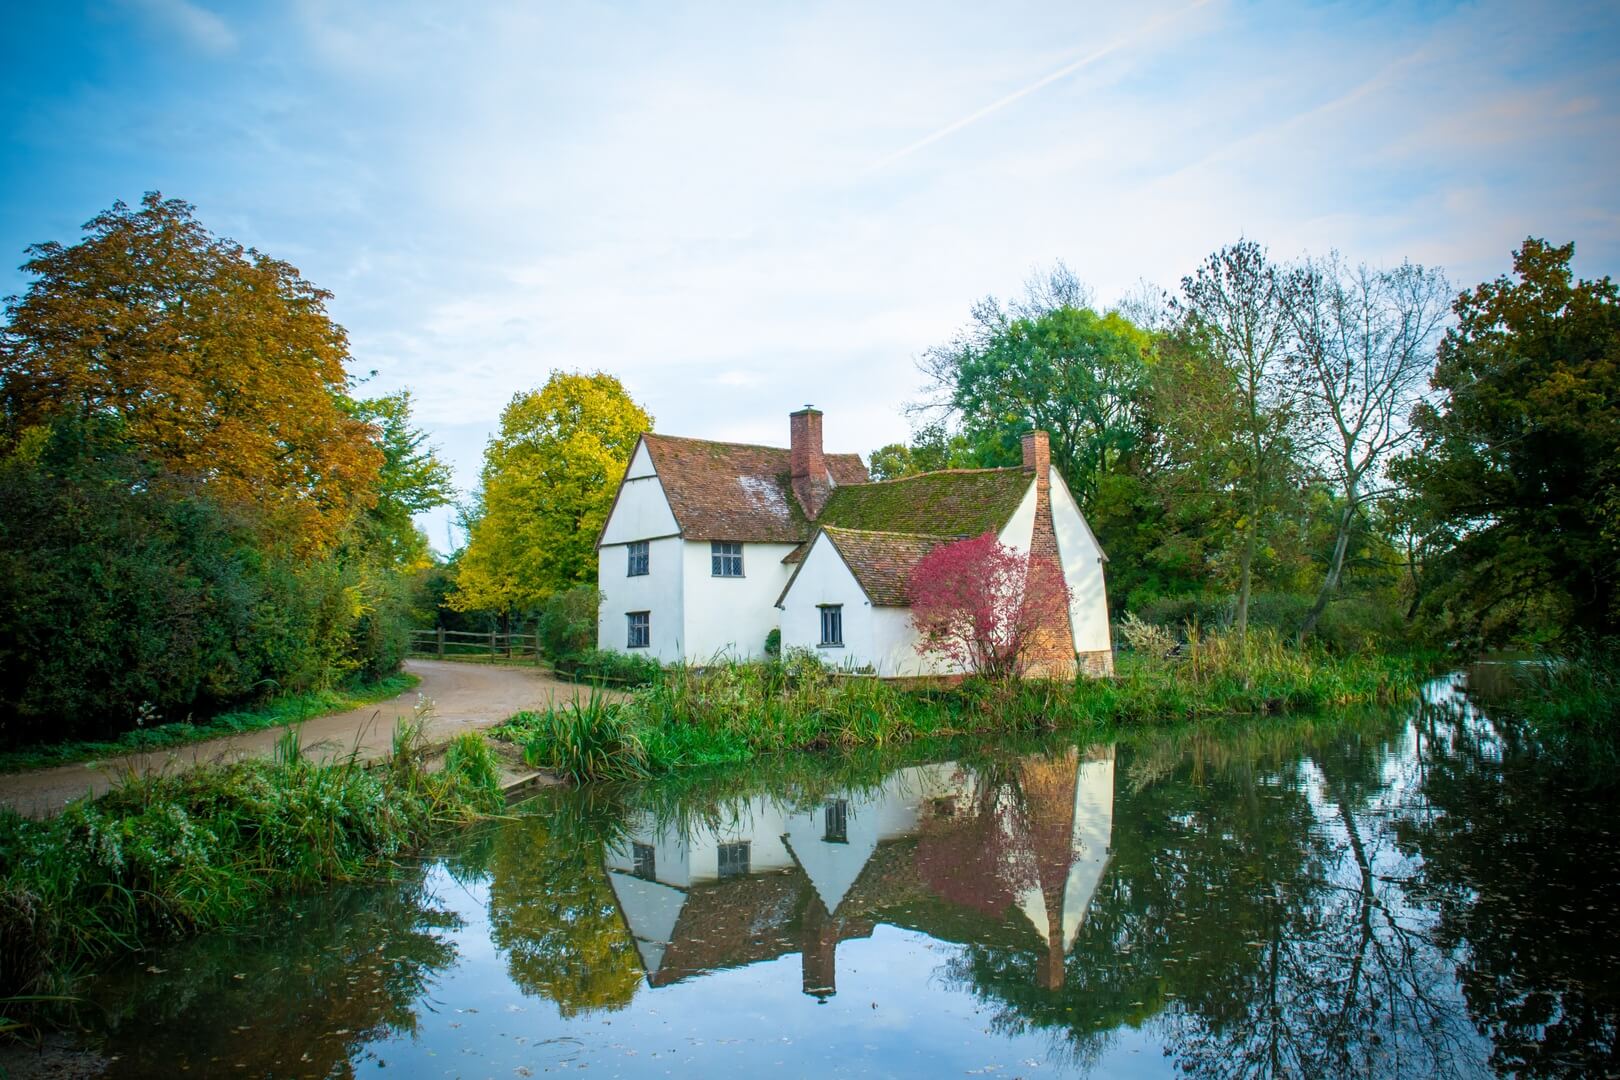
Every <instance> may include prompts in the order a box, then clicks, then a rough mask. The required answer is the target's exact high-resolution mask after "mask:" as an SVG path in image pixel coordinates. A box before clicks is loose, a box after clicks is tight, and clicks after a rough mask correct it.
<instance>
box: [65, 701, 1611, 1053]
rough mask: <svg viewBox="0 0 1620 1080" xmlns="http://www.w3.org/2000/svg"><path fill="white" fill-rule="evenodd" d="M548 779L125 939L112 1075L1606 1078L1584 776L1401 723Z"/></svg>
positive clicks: (1553, 761)
mask: <svg viewBox="0 0 1620 1080" xmlns="http://www.w3.org/2000/svg"><path fill="white" fill-rule="evenodd" d="M948 750H949V752H948V753H945V752H943V751H941V750H939V749H938V748H936V750H935V752H934V754H933V756H923V752H922V751H913V752H912V753H911V756H909V757H904V758H898V759H897V758H895V757H893V756H890V757H884V756H881V755H873V756H861V757H853V758H851V757H835V756H795V757H793V758H791V759H786V760H783V761H778V762H774V763H772V764H770V765H767V766H763V767H757V768H751V769H743V770H732V771H726V772H719V773H714V774H711V775H706V776H703V777H682V778H680V779H678V780H675V781H669V782H663V783H659V784H652V785H647V786H644V787H641V788H636V789H630V790H620V791H605V790H593V791H559V792H554V793H550V794H548V795H547V796H546V797H545V798H543V799H541V800H537V801H536V803H535V804H534V805H533V806H532V807H531V808H529V809H528V810H527V811H525V812H524V813H522V814H520V815H518V816H516V817H514V818H513V819H511V820H504V821H499V822H492V823H487V824H485V825H481V826H479V827H476V828H474V829H472V830H470V831H468V832H466V833H464V834H460V835H458V836H456V837H455V838H454V840H453V841H451V842H448V843H447V844H446V846H445V848H444V850H443V851H440V852H438V853H436V854H435V855H434V857H432V858H430V859H426V860H424V861H423V862H422V863H421V864H420V865H419V866H413V867H412V868H410V869H409V870H408V871H407V872H406V873H405V874H404V875H402V876H401V878H400V879H399V880H397V881H394V882H391V883H389V884H388V885H386V886H381V887H368V888H364V889H348V890H340V891H336V892H334V893H332V894H330V895H326V896H323V897H319V898H315V899H312V900H309V901H307V902H304V903H301V904H300V905H298V906H297V907H295V908H292V909H289V910H285V911H282V912H279V913H278V914H277V915H276V916H275V917H274V918H272V919H270V920H268V921H267V922H265V923H264V924H262V925H260V926H257V927H255V928H254V929H253V930H252V931H250V932H247V933H242V934H237V935H233V936H213V937H208V938H204V939H200V940H197V941H193V942H190V943H188V944H186V945H184V946H181V947H177V948H173V949H169V950H165V951H162V952H154V953H149V954H145V955H142V956H141V957H140V958H139V959H138V960H137V961H136V962H134V963H131V964H129V965H128V966H127V967H125V968H123V969H121V970H118V971H114V972H110V973H108V974H107V975H105V976H104V977H102V978H101V979H100V980H98V982H97V983H96V985H95V986H94V987H93V989H92V995H91V996H92V999H93V1002H94V1004H93V1005H92V1006H91V1007H89V1008H88V1009H87V1010H86V1012H85V1015H84V1020H85V1023H86V1024H87V1025H88V1026H89V1029H90V1031H89V1034H88V1035H87V1039H88V1040H89V1042H90V1044H91V1045H92V1046H94V1047H95V1048H96V1049H97V1050H99V1051H100V1052H101V1053H102V1054H103V1055H104V1056H105V1057H106V1058H107V1059H109V1060H110V1066H109V1068H108V1071H107V1073H106V1075H109V1076H154V1075H164V1076H173V1075H199V1076H200V1075H207V1076H213V1075H229V1076H313V1077H325V1076H349V1075H371V1074H374V1073H380V1074H382V1075H406V1076H434V1077H436V1076H494V1077H513V1076H531V1075H539V1074H542V1073H546V1072H557V1071H564V1070H580V1069H586V1070H588V1071H589V1074H590V1075H609V1076H621V1075H622V1076H670V1075H677V1076H679V1075H692V1074H705V1075H747V1076H752V1075H761V1074H774V1075H780V1076H818V1077H824V1076H890V1075H901V1076H997V1077H1015V1076H1023V1077H1044V1076H1069V1075H1088V1074H1089V1075H1096V1076H1108V1077H1112V1076H1168V1075H1177V1074H1192V1075H1195V1076H1205V1075H1209V1076H1235V1075H1243V1076H1298V1075H1313V1074H1314V1075H1322V1076H1340V1075H1377V1076H1416V1075H1459V1076H1474V1075H1492V1074H1496V1073H1514V1074H1526V1075H1592V1074H1603V1073H1610V1074H1612V1073H1615V1072H1616V1071H1617V1070H1620V1057H1617V1052H1620V1049H1617V1020H1620V975H1617V973H1620V956H1617V952H1620V931H1617V930H1616V928H1615V919H1614V916H1615V911H1616V908H1617V902H1620V860H1617V858H1616V855H1617V850H1616V848H1617V840H1616V833H1615V831H1614V825H1615V820H1616V809H1617V800H1616V790H1615V788H1614V786H1613V778H1612V777H1611V776H1608V775H1601V776H1599V775H1593V774H1592V769H1591V768H1590V767H1589V766H1586V765H1583V764H1581V763H1578V762H1570V761H1565V760H1558V759H1557V757H1556V756H1555V755H1550V754H1549V753H1547V752H1545V751H1544V750H1542V749H1541V748H1538V747H1537V746H1536V745H1534V744H1532V743H1530V742H1528V741H1526V740H1524V739H1522V738H1520V737H1518V736H1517V735H1516V733H1515V732H1514V731H1513V730H1511V729H1510V728H1507V727H1504V726H1499V725H1496V724H1493V723H1492V722H1491V720H1490V719H1489V718H1488V717H1487V716H1485V715H1483V714H1482V713H1481V712H1479V711H1478V710H1477V709H1476V708H1475V707H1473V706H1472V705H1470V704H1469V702H1468V700H1467V699H1466V698H1465V697H1464V696H1463V694H1462V693H1461V692H1460V691H1459V689H1458V688H1457V687H1455V686H1453V685H1452V683H1451V682H1450V681H1449V680H1441V681H1439V682H1436V683H1435V684H1433V685H1432V686H1431V687H1429V688H1428V690H1427V691H1426V692H1425V701H1424V703H1423V704H1422V706H1421V707H1415V708H1411V709H1408V710H1404V711H1401V712H1395V713H1379V714H1368V715H1357V716H1351V717H1336V718H1332V719H1331V720H1327V721H1317V722H1314V723H1309V722H1288V723H1278V724H1276V725H1269V726H1264V727H1258V728H1234V729H1231V730H1222V731H1219V732H1216V731H1212V730H1204V731H1195V732H1184V733H1173V734H1158V735H1145V736H1142V737H1136V738H1131V739H1126V740H1122V741H1119V742H1116V743H1112V744H1098V745H1076V744H1075V743H1073V742H1068V743H1064V742H1056V743H1046V744H1042V745H1033V746H1015V747H1007V746H1003V747H999V748H997V747H985V746H982V745H975V746H958V747H950V748H948Z"/></svg>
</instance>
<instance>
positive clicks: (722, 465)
mask: <svg viewBox="0 0 1620 1080" xmlns="http://www.w3.org/2000/svg"><path fill="white" fill-rule="evenodd" d="M642 438H643V440H644V441H645V442H646V444H647V451H648V453H650V454H651V455H652V461H653V467H654V468H655V469H657V470H658V480H659V483H660V484H662V485H663V489H664V495H665V497H666V498H667V499H668V500H669V508H670V510H671V511H672V512H673V513H674V515H675V521H676V523H677V524H678V525H679V526H680V529H681V533H682V534H683V535H684V536H685V537H686V538H687V539H689V540H728V541H733V542H740V541H748V542H752V543H782V544H796V543H799V542H800V541H802V540H804V539H805V538H806V537H808V536H809V535H810V533H811V531H812V530H811V525H810V522H809V521H808V520H807V519H806V518H805V516H804V510H803V509H802V508H801V507H800V506H799V502H798V500H797V499H795V498H794V497H793V485H792V480H791V471H792V466H791V463H790V461H789V452H788V450H786V449H785V448H782V447H775V446H751V445H748V444H746V443H724V442H711V441H709V440H708V439H682V438H677V437H675V436H673V435H653V434H648V435H644V436H642ZM824 460H825V461H826V463H827V471H828V472H829V473H830V474H831V475H832V480H833V483H834V484H836V485H839V486H838V487H837V488H835V494H836V491H840V490H842V489H843V485H850V484H865V483H866V481H867V474H866V466H865V465H862V464H861V459H860V456H859V455H858V454H827V455H826V456H825V459H824Z"/></svg>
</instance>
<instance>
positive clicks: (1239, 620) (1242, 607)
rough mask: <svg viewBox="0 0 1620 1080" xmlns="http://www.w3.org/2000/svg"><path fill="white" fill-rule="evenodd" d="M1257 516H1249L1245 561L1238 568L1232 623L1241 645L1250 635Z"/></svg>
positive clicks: (1244, 552) (1244, 545)
mask: <svg viewBox="0 0 1620 1080" xmlns="http://www.w3.org/2000/svg"><path fill="white" fill-rule="evenodd" d="M1255 516H1256V515H1254V514H1253V513H1251V514H1250V515H1249V524H1248V527H1247V528H1246V529H1245V530H1244V535H1243V559H1242V562H1241V564H1240V566H1239V568H1238V597H1237V612H1236V614H1235V615H1234V616H1233V619H1232V623H1233V625H1234V626H1235V627H1236V629H1237V636H1238V641H1239V643H1243V642H1246V641H1248V635H1249V583H1250V580H1251V578H1252V577H1253V572H1254V534H1255V520H1254V519H1255Z"/></svg>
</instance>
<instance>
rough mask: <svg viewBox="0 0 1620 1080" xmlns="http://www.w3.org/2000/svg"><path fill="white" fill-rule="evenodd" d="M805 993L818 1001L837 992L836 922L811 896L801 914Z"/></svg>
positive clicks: (814, 897)
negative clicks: (802, 917)
mask: <svg viewBox="0 0 1620 1080" xmlns="http://www.w3.org/2000/svg"><path fill="white" fill-rule="evenodd" d="M803 957H804V992H805V993H806V994H809V995H810V996H811V997H813V998H815V999H817V1000H818V1001H826V1000H827V999H828V998H830V997H832V996H833V995H834V994H836V993H838V970H837V968H838V922H837V920H835V919H834V918H833V917H832V916H830V915H828V914H827V909H826V908H825V907H823V906H822V903H821V897H819V896H811V897H810V903H809V905H808V906H807V907H806V908H805V911H804V952H803Z"/></svg>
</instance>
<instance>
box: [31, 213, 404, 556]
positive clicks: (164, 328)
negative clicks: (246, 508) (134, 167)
mask: <svg viewBox="0 0 1620 1080" xmlns="http://www.w3.org/2000/svg"><path fill="white" fill-rule="evenodd" d="M84 231H85V233H86V236H85V238H84V239H83V240H81V241H80V242H79V243H77V244H74V245H72V246H67V245H63V244H59V243H54V242H52V243H47V244H37V245H35V246H33V247H31V248H30V249H29V256H30V258H29V261H28V262H27V263H25V264H24V266H23V269H24V270H25V271H26V272H27V273H29V274H32V275H34V281H33V282H32V283H31V284H30V285H29V287H28V290H27V292H26V293H24V294H23V295H22V296H21V297H16V298H12V300H10V301H9V302H8V304H7V309H6V315H7V325H6V326H5V329H4V333H3V335H0V410H3V415H4V418H5V420H6V422H7V425H8V426H9V428H10V432H11V436H12V437H16V436H18V435H19V434H20V433H21V432H22V431H24V430H26V429H27V428H28V427H29V426H31V425H36V424H43V423H48V422H50V421H51V420H52V419H54V418H56V417H58V416H61V415H63V414H64V413H74V412H77V413H78V414H80V415H81V416H82V417H84V418H86V419H89V418H91V417H109V416H110V417H115V418H116V419H117V420H118V422H119V424H120V426H121V429H122V431H123V433H124V435H125V436H126V437H127V438H128V439H129V440H130V442H131V443H132V445H133V446H134V447H135V448H137V449H138V450H139V451H140V452H142V453H144V454H146V455H148V456H149V457H150V458H152V459H153V460H155V461H156V462H158V463H159V464H161V465H162V466H163V467H164V468H166V469H167V470H168V471H170V472H172V473H175V474H178V475H180V476H185V477H189V478H192V479H195V480H197V481H200V482H202V483H203V484H205V485H206V486H207V487H208V489H209V490H210V492H211V493H212V494H213V495H214V496H215V497H216V498H219V499H222V500H225V501H228V502H235V503H239V504H245V505H250V506H254V507H257V508H258V509H259V510H261V511H262V512H263V514H264V516H265V520H266V522H267V524H269V526H270V527H271V528H272V529H273V530H274V532H275V534H276V535H280V536H290V537H293V538H295V540H296V546H297V547H299V548H302V549H305V550H319V549H322V548H326V547H328V546H330V545H331V544H332V543H333V542H334V541H335V540H336V539H337V537H338V536H339V534H340V533H342V531H343V530H344V528H345V527H346V526H347V525H348V524H349V523H350V522H351V521H353V520H354V517H355V515H356V514H357V513H359V512H361V511H364V510H366V509H368V508H369V507H370V506H371V505H372V503H373V502H374V500H375V498H376V495H375V487H376V482H377V476H378V470H379V468H380V467H381V465H382V463H383V455H382V453H381V451H380V450H379V449H378V447H377V446H376V445H375V443H374V437H375V432H374V431H373V429H372V427H371V426H370V425H369V424H367V423H366V422H365V421H364V420H362V419H360V418H358V417H356V416H355V415H353V413H352V410H351V409H350V408H349V405H350V402H349V399H348V375H347V373H346V372H345V371H344V363H345V362H346V361H347V360H348V357H349V351H348V340H347V336H346V335H345V333H344V331H343V328H342V327H341V326H338V325H337V324H336V323H334V322H332V320H331V319H330V318H328V317H327V314H326V301H327V300H329V299H330V298H331V294H330V293H328V292H326V291H325V290H324V289H320V288H317V287H316V286H314V285H312V284H311V283H309V282H308V281H306V280H304V279H303V278H302V277H301V276H300V275H299V273H298V270H297V269H296V268H295V267H293V266H290V265H288V264H287V263H284V262H281V261H279V260H277V259H272V258H270V257H269V256H267V255H264V254H262V253H260V252H258V251H254V250H251V249H247V250H244V249H243V248H242V247H241V245H239V244H236V243H234V242H232V241H229V240H225V239H222V238H219V237H216V236H214V235H212V234H211V233H209V232H208V230H207V229H205V228H204V227H203V226H202V225H201V224H200V223H199V222H198V221H197V220H196V219H195V218H194V217H193V216H192V207H191V206H190V205H189V204H188V203H185V202H183V201H181V200H179V199H164V198H163V197H162V196H161V195H159V194H158V193H156V192H152V193H149V194H147V196H146V197H145V198H144V199H142V200H141V205H140V207H139V208H132V207H130V206H128V205H126V204H124V203H122V202H119V203H114V204H113V207H112V209H110V210H108V211H106V212H104V213H102V214H99V215H97V216H96V217H95V218H94V219H92V220H91V221H90V222H89V223H88V224H86V225H85V227H84Z"/></svg>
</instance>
